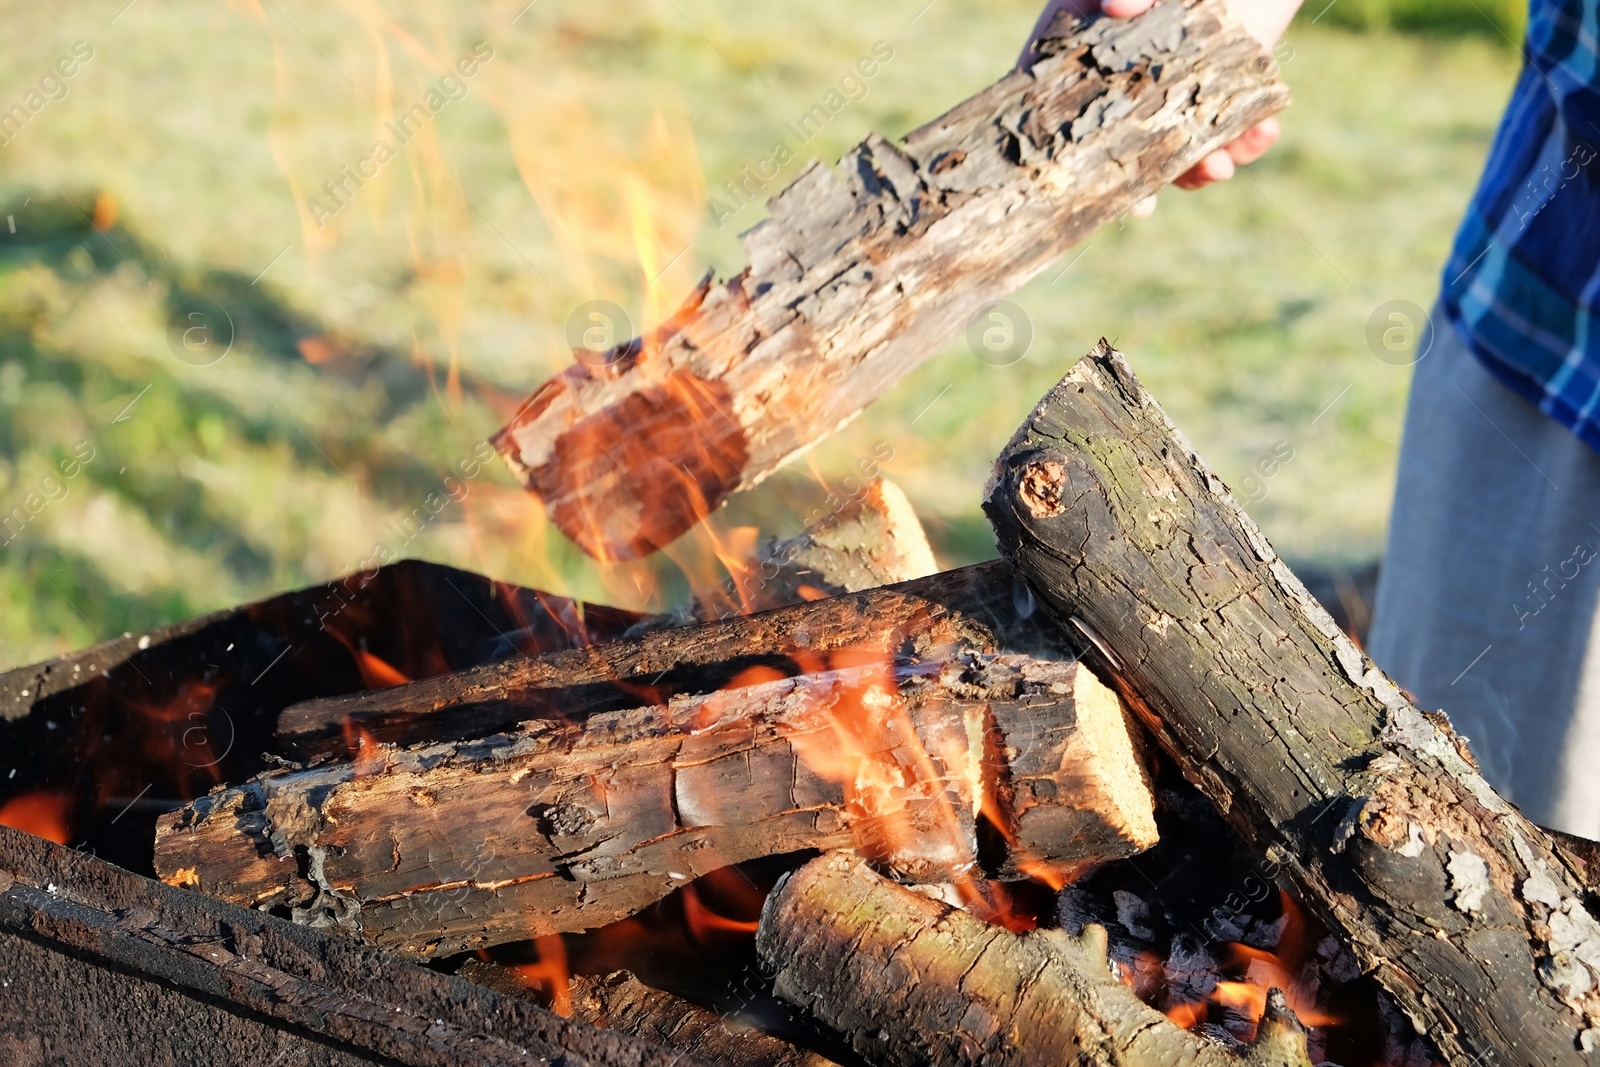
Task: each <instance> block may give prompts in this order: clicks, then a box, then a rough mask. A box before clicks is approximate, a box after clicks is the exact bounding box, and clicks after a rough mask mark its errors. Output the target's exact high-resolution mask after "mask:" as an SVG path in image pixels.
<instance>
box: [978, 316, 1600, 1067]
mask: <svg viewBox="0 0 1600 1067" xmlns="http://www.w3.org/2000/svg"><path fill="white" fill-rule="evenodd" d="M985 507H986V510H987V511H988V513H989V515H990V518H991V519H992V521H993V522H994V525H995V529H996V531H997V533H998V534H999V538H1000V542H1001V547H1002V551H1003V552H1004V553H1005V554H1006V555H1007V556H1008V557H1009V558H1010V559H1011V560H1012V561H1013V563H1014V564H1015V566H1016V567H1017V569H1018V571H1019V572H1020V573H1022V574H1024V575H1026V576H1027V577H1028V580H1029V581H1030V582H1031V583H1032V585H1033V587H1034V589H1035V590H1036V591H1037V592H1038V593H1039V595H1040V597H1041V598H1042V600H1043V601H1044V603H1045V604H1046V605H1047V606H1048V608H1049V610H1050V612H1051V613H1052V614H1053V615H1055V616H1056V617H1057V618H1058V619H1060V620H1062V621H1063V622H1064V623H1066V624H1067V625H1069V626H1071V627H1073V628H1074V629H1076V630H1078V631H1079V632H1080V633H1081V634H1083V635H1085V636H1086V637H1087V638H1088V639H1089V641H1090V644H1091V645H1092V646H1093V648H1094V649H1095V650H1096V652H1094V653H1091V655H1094V656H1096V657H1097V658H1098V659H1099V661H1100V662H1101V663H1102V664H1103V665H1104V666H1105V667H1106V668H1107V669H1108V670H1109V671H1110V672H1111V673H1112V675H1113V676H1114V678H1115V679H1116V680H1117V683H1118V685H1119V687H1120V688H1121V689H1122V690H1123V692H1124V695H1125V696H1126V697H1127V698H1128V700H1129V703H1130V704H1131V705H1132V706H1133V707H1134V708H1135V711H1136V713H1137V714H1139V715H1140V717H1141V719H1142V720H1143V722H1144V723H1145V724H1146V725H1147V726H1148V727H1149V729H1150V731H1151V733H1152V734H1154V736H1155V737H1156V739H1157V740H1158V741H1159V743H1160V744H1161V746H1162V747H1163V748H1164V749H1165V750H1166V751H1167V752H1168V753H1170V754H1171V755H1172V757H1173V758H1174V759H1175V760H1176V761H1177V762H1178V764H1179V765H1180V766H1181V767H1182V768H1183V770H1184V772H1185V774H1186V775H1187V776H1188V777H1189V778H1190V780H1191V781H1193V782H1194V783H1195V784H1196V785H1198V786H1199V787H1200V788H1201V789H1202V790H1203V791H1204V792H1205V793H1206V794H1207V795H1208V796H1210V797H1211V799H1212V800H1213V801H1214V802H1215V803H1216V804H1217V805H1218V807H1219V808H1220V809H1221V810H1222V811H1223V812H1224V813H1226V814H1227V815H1229V817H1230V818H1231V820H1232V821H1233V822H1234V823H1235V824H1237V825H1238V826H1240V827H1241V828H1242V829H1243V830H1244V831H1245V832H1246V833H1247V835H1249V836H1250V837H1251V838H1252V839H1253V840H1254V842H1255V843H1256V846H1257V847H1258V848H1260V849H1261V850H1262V851H1263V852H1264V853H1265V854H1266V855H1267V856H1268V857H1269V858H1271V859H1272V860H1274V861H1276V862H1278V863H1280V864H1281V865H1282V868H1283V870H1284V871H1285V872H1286V873H1288V874H1289V875H1290V876H1291V877H1292V878H1293V879H1294V881H1295V882H1296V883H1298V885H1299V887H1300V890H1301V893H1302V895H1303V897H1304V898H1305V899H1306V901H1307V903H1309V904H1310V905H1311V906H1312V907H1313V908H1314V909H1315V910H1316V911H1317V913H1318V915H1319V916H1320V918H1321V919H1322V921H1323V922H1324V923H1325V924H1326V925H1327V926H1328V927H1329V929H1330V930H1332V931H1334V932H1335V933H1336V934H1337V935H1338V936H1339V937H1340V938H1341V940H1343V941H1344V942H1345V944H1346V945H1348V946H1349V947H1350V949H1351V950H1352V951H1353V952H1354V953H1355V955H1356V958H1357V959H1358V960H1359V961H1360V963H1361V965H1362V967H1363V969H1364V970H1366V971H1367V972H1369V973H1370V974H1371V975H1372V976H1373V977H1375V978H1376V979H1377V980H1378V981H1379V982H1380V983H1381V984H1382V985H1383V987H1384V988H1385V989H1386V990H1387V991H1388V992H1389V994H1390V995H1391V996H1392V997H1393V998H1394V1000H1395V1002H1396V1003H1397V1004H1398V1005H1399V1006H1400V1007H1401V1008H1402V1009H1403V1010H1404V1011H1405V1013H1406V1014H1407V1015H1408V1016H1409V1017H1410V1018H1411V1020H1412V1022H1413V1023H1414V1024H1415V1025H1416V1027H1417V1029H1418V1030H1419V1031H1421V1032H1423V1033H1425V1034H1426V1035H1427V1036H1428V1037H1429V1038H1430V1039H1431V1040H1432V1041H1433V1042H1434V1044H1435V1045H1436V1046H1437V1047H1438V1049H1439V1051H1440V1052H1441V1053H1442V1054H1443V1055H1444V1057H1445V1059H1446V1061H1447V1062H1448V1063H1451V1064H1461V1065H1466V1064H1491V1063H1492V1064H1541V1065H1543V1064H1580V1063H1591V1062H1593V1054H1592V1053H1590V1052H1589V1051H1587V1050H1589V1049H1591V1048H1593V1047H1594V1046H1595V1045H1596V1044H1597V1043H1600V1042H1597V1039H1600V1029H1596V1028H1595V1027H1596V1023H1597V1022H1600V923H1597V922H1596V919H1595V914H1594V912H1593V911H1592V910H1591V907H1590V904H1589V901H1590V899H1591V898H1590V896H1589V894H1588V892H1587V891H1586V888H1585V885H1584V879H1583V873H1584V872H1583V871H1582V870H1580V869H1579V863H1578V862H1577V860H1576V859H1569V858H1568V855H1569V854H1568V853H1567V852H1564V851H1563V848H1562V847H1560V846H1559V845H1558V843H1556V842H1553V841H1552V840H1551V838H1550V836H1549V835H1547V834H1546V833H1544V832H1543V831H1542V830H1540V829H1539V828H1538V827H1537V826H1535V825H1533V824H1532V823H1530V822H1529V821H1528V820H1527V819H1525V818H1524V817H1523V816H1522V815H1521V813H1519V812H1518V811H1517V810H1516V809H1515V808H1514V807H1512V806H1511V805H1510V804H1508V803H1507V802H1506V801H1504V800H1502V799H1501V798H1500V797H1499V796H1498V795H1497V794H1496V793H1495V792H1494V791H1493V790H1492V789H1491V788H1490V787H1489V785H1488V783H1487V782H1485V781H1484V779H1483V778H1482V776H1481V775H1480V774H1479V773H1478V771H1477V769H1476V768H1475V766H1474V765H1473V764H1472V763H1471V762H1470V759H1469V758H1468V757H1467V754H1466V752H1465V748H1464V745H1463V744H1462V742H1461V741H1460V739H1459V738H1457V737H1456V736H1455V735H1454V734H1453V733H1452V732H1451V731H1450V729H1449V727H1448V724H1447V723H1446V722H1445V721H1444V719H1443V717H1442V716H1428V715H1425V714H1424V713H1423V712H1421V711H1419V710H1418V709H1417V708H1416V707H1414V706H1413V705H1412V704H1411V703H1409V702H1408V701H1407V700H1406V698H1405V697H1404V695H1403V694H1402V693H1401V692H1400V690H1399V689H1398V688H1397V687H1396V686H1395V685H1394V683H1393V682H1391V681H1390V680H1389V679H1388V678H1387V677H1386V676H1385V675H1384V674H1383V673H1382V672H1381V671H1380V670H1379V669H1378V668H1377V667H1376V666H1375V665H1374V664H1373V663H1372V661H1371V660H1369V659H1368V658H1367V657H1366V656H1365V655H1363V654H1362V652H1361V650H1360V649H1358V648H1357V647H1356V646H1355V645H1354V644H1353V643H1352V642H1351V641H1350V640H1349V639H1348V638H1347V637H1346V636H1345V635H1344V634H1343V633H1341V632H1340V631H1339V629H1338V628H1337V627H1336V626H1335V625H1334V624H1333V621H1332V620H1331V619H1330V618H1329V617H1328V614H1327V612H1325V611H1324V610H1323V609H1322V608H1321V607H1319V606H1318V605H1317V603H1316V602H1315V601H1314V600H1313V599H1312V598H1311V596H1310V595H1309V594H1308V593H1307V592H1306V590H1305V588H1304V586H1302V585H1301V583H1300V582H1299V580H1298V579H1296V578H1295V576H1294V575H1293V574H1292V573H1291V572H1290V571H1289V570H1288V568H1287V567H1286V566H1285V565H1284V564H1283V562H1282V561H1281V560H1280V559H1279V558H1278V557H1277V555H1276V554H1275V553H1274V552H1273V550H1272V548H1271V546H1270V545H1268V544H1267V541H1266V539H1265V538H1264V537H1263V536H1262V534H1261V532H1260V530H1259V529H1257V527H1256V525H1255V523H1253V522H1252V521H1251V520H1250V518H1249V517H1248V516H1246V515H1245V514H1244V512H1243V511H1242V510H1240V508H1239V507H1238V505H1237V504H1236V503H1235V502H1234V500H1233V498H1232V497H1231V496H1230V495H1229V493H1228V490H1227V487H1226V486H1225V485H1223V483H1222V482H1221V481H1220V480H1219V479H1218V478H1217V477H1216V475H1214V474H1213V473H1212V472H1211V471H1210V470H1208V469H1207V468H1206V466H1205V465H1204V463H1203V462H1202V461H1201V460H1200V458H1199V457H1198V456H1197V455H1195V453H1194V450H1193V448H1192V447H1191V446H1190V445H1189V443H1188V442H1187V441H1186V440H1185V439H1184V438H1183V436H1182V435H1181V434H1180V433H1179V432H1178V431H1177V430H1176V429H1175V428H1174V427H1173V426H1172V424H1171V422H1170V421H1169V420H1168V419H1167V417H1166V415H1165V413H1164V412H1162V410H1161V408H1160V406H1159V405H1158V404H1157V403H1156V402H1155V400H1154V399H1152V398H1151V397H1150V395H1149V394H1148V393H1147V392H1145V390H1144V389H1143V387H1142V386H1141V385H1140V384H1139V382H1138V381H1137V380H1136V379H1135V377H1134V375H1133V372H1132V370H1131V369H1130V367H1129V366H1128V364H1127V362H1126V361H1125V360H1124V359H1123V357H1122V356H1121V354H1120V353H1118V352H1116V351H1115V350H1113V349H1112V348H1111V347H1110V346H1109V345H1108V344H1106V343H1105V342H1103V341H1102V342H1101V344H1100V346H1099V347H1098V348H1097V349H1096V350H1095V352H1093V353H1091V355H1090V356H1089V357H1087V358H1085V359H1084V360H1082V361H1081V362H1080V363H1079V364H1078V365H1077V366H1076V367H1074V368H1073V370H1072V371H1071V372H1070V373H1069V374H1068V375H1067V376H1066V378H1064V379H1063V380H1062V381H1061V382H1060V384H1058V385H1057V386H1056V387H1055V388H1054V389H1052V390H1051V392H1050V393H1049V394H1048V395H1047V396H1046V397H1045V398H1044V400H1043V401H1041V403H1040V404H1039V406H1038V407H1037V408H1036V409H1035V410H1034V412H1033V414H1032V415H1030V416H1029V418H1028V420H1027V421H1026V422H1025V423H1024V424H1023V426H1022V428H1021V429H1020V430H1019V431H1018V433H1017V435H1016V437H1015V438H1014V439H1013V440H1012V442H1011V443H1010V444H1009V445H1008V446H1007V447H1006V449H1005V451H1004V453H1003V454H1002V455H1001V457H1000V460H999V462H998V464H997V466H996V470H995V475H994V479H993V481H992V488H991V492H990V496H989V499H988V501H987V502H986V504H985Z"/></svg>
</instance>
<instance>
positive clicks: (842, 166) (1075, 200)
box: [495, 0, 1288, 559]
mask: <svg viewBox="0 0 1600 1067" xmlns="http://www.w3.org/2000/svg"><path fill="white" fill-rule="evenodd" d="M1287 100H1288V92H1287V90H1286V89H1285V88H1284V87H1283V86H1282V85H1281V84H1280V83H1278V82H1277V81H1276V67H1275V64H1274V63H1273V61H1272V60H1271V58H1270V57H1269V56H1268V55H1267V54H1266V53H1265V52H1264V51H1263V50H1262V48H1261V46H1260V44H1258V43H1257V42H1256V40H1255V39H1254V38H1252V37H1251V36H1250V35H1249V33H1248V32H1246V31H1245V30H1244V29H1243V28H1242V27H1241V26H1239V25H1238V24H1237V23H1235V22H1234V21H1233V20H1232V19H1230V18H1229V17H1228V15H1227V13H1226V10H1225V8H1224V6H1223V4H1222V3H1221V2H1220V0H1162V2H1161V3H1158V4H1157V5H1156V6H1155V7H1154V8H1153V9H1152V10H1151V11H1149V12H1148V13H1147V14H1145V15H1143V16H1141V17H1139V18H1137V19H1133V20H1128V21H1122V20H1115V19H1094V20H1081V19H1078V18H1076V17H1074V16H1071V15H1068V14H1066V13H1063V14H1062V15H1061V17H1060V19H1059V20H1058V21H1057V22H1056V24H1055V25H1054V26H1053V27H1052V29H1051V31H1050V33H1049V34H1048V36H1047V39H1045V40H1043V41H1042V42H1040V44H1039V46H1038V52H1037V56H1036V62H1035V63H1034V64H1033V66H1032V69H1031V71H1029V72H1012V73H1010V74H1008V75H1006V76H1005V77H1004V78H1002V79H1001V80H1000V81H999V82H997V83H995V84H994V85H993V86H991V87H990V88H988V89H986V90H984V91H983V92H981V93H979V94H978V95H977V96H975V97H973V98H972V99H970V100H968V101H966V102H965V103H963V104H960V105H958V106H957V107H955V108H954V109H953V110H951V111H950V112H948V113H947V114H945V115H943V116H941V117H940V118H938V119H935V120H934V121H933V122H930V123H928V124H927V125H926V126H923V127H922V128H921V129H918V130H916V131H914V132H912V133H911V134H910V135H909V136H908V137H907V138H906V140H905V141H904V143H903V144H900V145H895V144H891V143H890V142H888V141H886V140H884V139H882V138H881V137H872V138H869V139H868V140H867V141H866V142H865V143H863V144H862V145H861V146H859V147H858V148H856V149H855V150H854V151H852V152H851V153H850V154H849V155H848V156H846V157H845V158H844V159H843V160H842V161H841V162H840V163H839V164H838V165H837V166H836V167H827V166H823V165H821V164H819V163H813V164H812V165H811V166H810V167H809V168H807V169H806V170H805V171H804V172H803V173H802V174H801V175H800V176H799V177H798V178H796V179H795V181H794V182H792V183H791V184H790V185H789V186H788V187H787V188H786V189H785V190H784V191H783V192H781V193H779V194H778V196H776V197H775V198H774V199H773V200H772V201H771V204H770V208H771V218H769V219H768V220H767V221H766V222H763V223H762V224H761V225H759V226H757V227H755V228H754V229H753V230H751V231H750V232H749V233H748V234H747V235H746V237H745V248H746V251H747V253H748V254H749V257H750V265H749V266H748V267H747V268H746V269H745V270H743V271H742V272H740V273H739V274H738V275H736V276H734V277H733V278H732V279H730V280H728V281H727V282H725V283H722V284H719V285H715V286H713V285H712V283H711V281H710V279H709V278H707V280H706V281H705V282H704V283H702V285H701V287H700V288H699V289H698V290H697V291H696V292H695V293H693V294H692V295H691V297H690V298H689V300H688V301H687V303H686V304H685V305H684V307H683V308H682V309H680V310H679V311H678V312H677V313H676V314H675V315H674V316H673V318H672V319H671V320H670V321H669V322H668V323H667V324H665V325H664V326H663V327H662V328H660V329H659V330H658V331H656V333H655V334H654V335H652V336H650V337H647V338H643V339H640V340H637V341H634V342H630V343H628V344H625V345H622V346H619V347H618V348H617V349H615V350H614V351H612V352H609V353H603V354H602V353H585V354H584V358H583V359H582V360H580V361H579V362H577V363H575V364H574V365H573V366H572V367H570V368H568V369H567V370H566V371H565V372H563V373H562V374H561V375H559V376H557V377H555V378H552V379H551V380H550V381H548V382H546V383H545V384H544V385H543V386H541V387H540V388H539V390H538V391H537V392H535V393H534V394H533V395H532V396H531V397H530V398H529V399H528V400H527V402H526V403H525V404H524V405H523V407H522V409H521V411H519V412H518V414H517V415H516V417H515V418H514V419H513V420H512V421H511V422H510V423H509V424H508V425H507V426H506V427H505V428H504V429H502V430H501V431H500V433H499V434H498V435H497V437H496V438H495V446H496V447H497V448H498V449H499V451H500V454H501V455H502V456H504V457H505V459H506V462H507V464H508V465H509V466H510V467H511V469H512V471H513V472H514V473H515V474H516V475H517V477H518V478H520V479H521V481H522V482H523V484H524V485H526V486H527V487H528V489H530V490H531V491H532V492H534V493H537V494H538V495H539V496H540V498H541V499H542V500H543V501H544V503H545V508H546V511H547V513H548V515H549V517H550V519H551V521H552V522H554V523H555V525H556V526H557V527H559V528H560V529H561V530H562V532H563V533H565V534H566V535H567V536H568V537H570V538H572V539H573V540H574V541H575V542H576V543H577V544H578V545H579V546H580V547H582V548H583V549H584V550H585V551H586V552H588V553H590V554H591V555H593V556H595V557H597V558H602V559H609V558H618V557H633V556H641V555H646V554H648V553H650V552H653V551H655V550H656V549H658V548H660V547H661V546H662V545H665V544H667V543H669V542H671V541H672V540H674V539H675V538H677V537H678V536H679V535H680V534H682V533H683V532H684V531H685V530H687V529H689V528H690V527H691V526H693V525H694V524H695V523H696V522H698V521H699V520H700V519H701V518H702V517H703V516H704V515H705V514H706V513H707V511H709V510H710V509H711V508H714V507H716V506H717V505H719V504H720V503H722V501H723V500H724V499H726V498H727V496H728V495H729V494H730V493H732V492H734V491H735V490H737V489H740V488H745V487H748V486H751V485H754V484H755V483H757V482H759V481H760V480H761V479H762V478H764V477H766V476H767V475H768V474H770V473H771V472H772V471H773V470H774V469H776V468H777V467H778V466H779V465H780V464H781V463H783V462H784V461H785V460H787V459H788V458H789V457H791V456H794V455H796V454H798V453H799V452H801V451H804V450H805V449H806V448H807V447H809V446H810V445H812V444H814V443H815V442H816V441H817V440H819V439H820V438H822V437H823V436H824V435H826V434H828V433H831V432H833V430H835V429H836V428H837V427H838V426H839V425H841V424H842V423H844V422H846V421H848V420H849V419H850V418H852V417H853V416H854V415H856V414H857V413H858V412H859V411H860V410H861V409H862V408H863V407H865V406H866V405H867V404H869V403H871V402H872V401H873V400H874V399H876V398H877V397H878V396H879V395H881V394H882V393H883V392H884V390H886V389H887V388H889V387H890V386H891V385H892V384H893V383H894V382H895V381H897V380H898V379H900V378H901V377H902V376H903V375H904V374H906V373H907V372H908V371H910V370H911V369H912V368H913V367H915V366H917V365H918V364H919V363H921V362H922V361H923V360H925V359H927V358H928V357H930V356H932V355H933V354H934V353H936V352H938V351H939V349H940V347H941V346H942V345H943V344H944V342H946V341H947V340H949V339H950V338H951V337H952V336H955V335H956V334H958V333H959V332H960V331H961V330H962V329H963V327H965V326H966V324H967V323H968V320H969V319H970V318H971V317H972V316H973V314H974V313H975V312H976V311H978V310H979V309H980V308H982V307H983V306H984V305H985V304H986V303H987V302H990V301H993V300H995V299H997V298H998V297H1001V296H1004V295H1005V294H1007V293H1009V292H1011V291H1012V290H1014V289H1016V288H1017V287H1019V286H1020V285H1022V284H1023V283H1024V282H1026V281H1028V280H1029V279H1030V278H1032V277H1034V276H1035V275H1037V274H1038V273H1040V272H1041V271H1042V270H1044V269H1045V267H1046V266H1048V265H1049V263H1050V262H1051V261H1052V260H1054V259H1055V258H1056V257H1057V256H1059V255H1060V254H1061V253H1062V252H1063V251H1064V250H1066V249H1067V248H1070V247H1071V246H1072V245H1074V244H1076V243H1077V242H1078V241H1080V240H1082V239H1083V238H1084V237H1085V236H1087V235H1088V234H1089V233H1090V232H1092V231H1093V230H1094V229H1096V228H1097V227H1099V226H1101V225H1103V224H1105V223H1107V222H1109V221H1111V220H1113V219H1116V218H1118V217H1120V216H1122V215H1124V214H1126V213H1127V211H1128V210H1129V209H1130V208H1131V207H1133V206H1134V205H1135V204H1137V203H1139V202H1140V201H1141V200H1143V199H1145V198H1146V197H1148V196H1150V195H1151V194H1153V193H1154V192H1156V191H1157V190H1158V189H1160V188H1161V187H1162V186H1163V185H1165V184H1166V183H1167V182H1169V181H1171V180H1172V179H1174V178H1176V177H1177V176H1178V175H1180V174H1182V173H1183V172H1184V171H1185V170H1187V169H1188V168H1189V167H1190V166H1192V165H1193V164H1194V163H1196V162H1198V161H1199V160H1200V159H1201V158H1203V157H1204V156H1205V155H1206V154H1207V153H1209V152H1211V151H1212V150H1213V149H1216V148H1218V147H1220V146H1222V145H1224V144H1227V143H1228V142H1229V141H1231V140H1232V139H1234V138H1235V137H1238V136H1239V135H1240V134H1241V133H1243V132H1244V131H1246V130H1247V129H1249V128H1250V127H1251V126H1252V125H1254V124H1255V123H1257V122H1259V121H1260V120H1261V119H1263V118H1265V117H1266V116H1268V115H1270V114H1272V113H1273V112H1275V111H1277V110H1279V109H1280V108H1282V107H1283V106H1284V105H1285V104H1286V103H1287Z"/></svg>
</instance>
